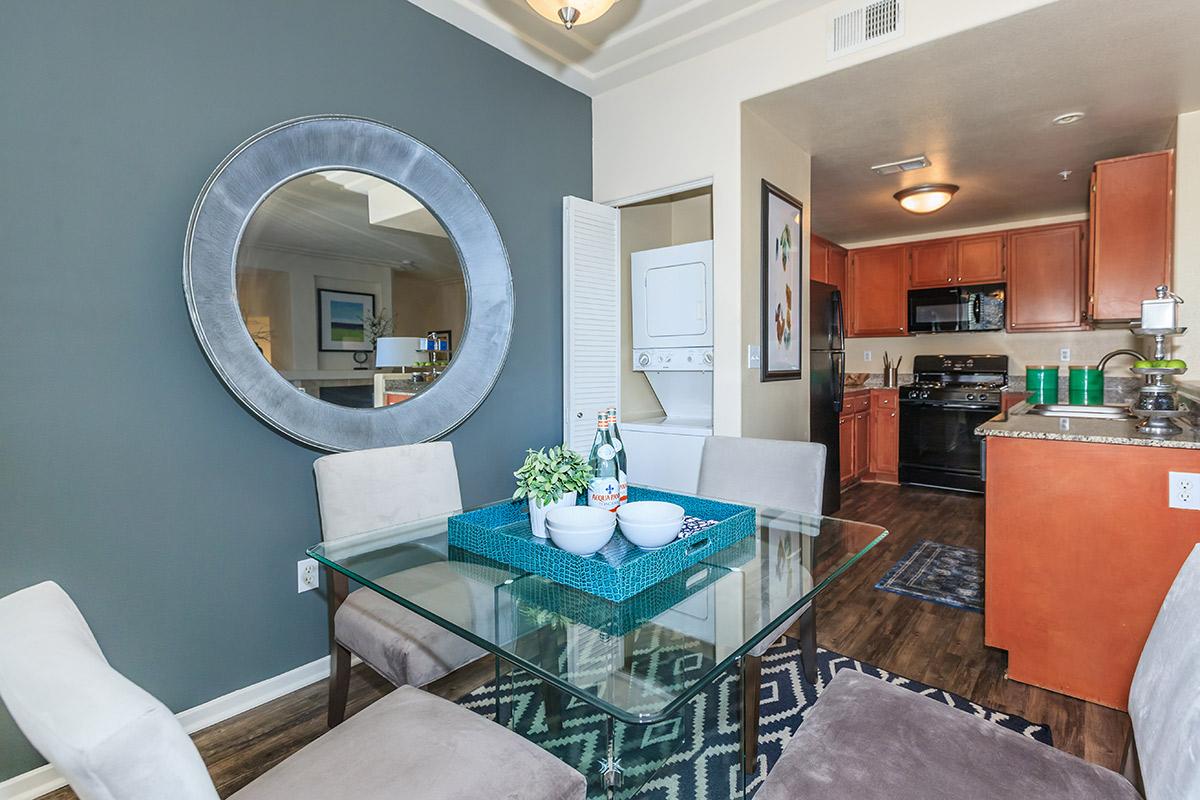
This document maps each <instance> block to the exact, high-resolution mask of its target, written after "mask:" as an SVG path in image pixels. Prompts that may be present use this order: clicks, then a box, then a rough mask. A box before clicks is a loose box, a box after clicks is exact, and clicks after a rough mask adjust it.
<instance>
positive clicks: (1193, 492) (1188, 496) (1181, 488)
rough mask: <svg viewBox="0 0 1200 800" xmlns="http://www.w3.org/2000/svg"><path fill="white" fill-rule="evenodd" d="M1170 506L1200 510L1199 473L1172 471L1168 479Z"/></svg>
mask: <svg viewBox="0 0 1200 800" xmlns="http://www.w3.org/2000/svg"><path fill="white" fill-rule="evenodd" d="M1170 485H1171V489H1170V499H1169V503H1168V505H1170V507H1171V508H1183V509H1187V510H1189V511H1200V475H1196V474H1195V473H1192V472H1172V473H1171V481H1170Z"/></svg>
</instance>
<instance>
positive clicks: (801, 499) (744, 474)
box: [698, 436, 825, 772]
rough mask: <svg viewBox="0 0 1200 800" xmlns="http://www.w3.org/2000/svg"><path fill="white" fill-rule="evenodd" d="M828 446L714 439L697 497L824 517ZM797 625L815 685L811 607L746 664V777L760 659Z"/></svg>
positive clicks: (752, 750)
mask: <svg viewBox="0 0 1200 800" xmlns="http://www.w3.org/2000/svg"><path fill="white" fill-rule="evenodd" d="M824 485H825V445H823V444H817V443H815V442H790V441H782V440H777V439H749V438H742V437H732V436H710V437H709V438H707V439H705V441H704V453H703V455H702V456H701V459H700V483H699V486H698V493H699V494H700V495H702V496H704V497H716V498H721V499H724V500H732V501H734V502H738V503H746V504H747V505H755V506H767V507H771V508H776V509H784V510H788V511H800V512H808V513H812V514H820V513H821V497H822V494H823V490H824ZM797 623H798V624H799V631H798V633H799V639H800V660H801V664H802V665H803V667H804V675H805V677H806V678H808V681H809V682H810V683H815V682H816V680H817V629H816V613H815V611H814V610H813V607H812V604H811V603H809V604H808V605H806V606H804V607H803V608H801V609H800V610H799V611H797V612H796V613H794V614H792V615H791V616H790V617H788V619H787V620H785V621H784V622H783V623H782V624H781V625H779V627H778V628H777V629H776V630H774V631H773V632H772V633H771V634H770V635H769V636H767V637H766V638H765V639H763V640H762V641H761V642H760V643H759V644H757V645H755V646H754V648H753V649H752V650H751V651H750V652H749V653H748V654H747V655H746V656H745V657H744V658H743V659H742V690H743V696H742V707H743V713H744V714H745V723H744V724H743V725H742V740H743V741H742V747H743V749H742V752H743V753H744V754H745V763H744V766H745V768H746V771H747V772H750V771H753V770H754V769H755V766H756V764H757V760H758V718H759V700H760V697H759V696H760V694H761V684H762V657H763V655H765V654H766V652H767V650H769V649H770V648H771V646H772V645H774V644H775V642H777V641H779V639H780V638H782V637H783V635H784V634H785V633H786V632H787V631H788V629H790V628H791V627H792V626H793V625H796V624H797Z"/></svg>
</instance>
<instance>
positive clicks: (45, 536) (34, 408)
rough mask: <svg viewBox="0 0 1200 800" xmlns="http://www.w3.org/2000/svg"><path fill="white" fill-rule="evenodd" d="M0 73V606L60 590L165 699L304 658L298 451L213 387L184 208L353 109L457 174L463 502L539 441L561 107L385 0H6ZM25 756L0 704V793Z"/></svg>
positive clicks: (546, 378) (126, 665)
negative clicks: (467, 339)
mask: <svg viewBox="0 0 1200 800" xmlns="http://www.w3.org/2000/svg"><path fill="white" fill-rule="evenodd" d="M0 76H2V77H0V265H2V272H3V278H4V285H3V289H2V290H0V409H2V410H0V470H2V472H3V474H2V476H0V478H2V479H0V533H2V541H0V594H7V593H9V592H12V591H15V590H16V589H19V588H22V587H24V586H27V585H29V584H32V583H35V582H38V581H41V580H55V581H58V582H59V583H60V584H62V585H63V587H64V588H66V590H67V591H68V592H69V593H70V594H71V595H72V597H74V598H75V601H76V602H77V603H78V604H79V606H80V608H81V609H82V611H83V613H84V615H85V616H86V617H87V619H88V621H89V622H90V623H91V625H92V628H93V629H94V630H95V633H96V636H97V638H98V639H99V641H100V644H101V646H102V647H103V648H104V651H105V653H106V654H107V656H108V657H109V660H110V661H111V662H112V663H113V665H114V666H115V667H116V668H117V669H119V670H121V671H122V672H123V673H125V674H126V675H127V676H129V678H131V679H132V680H134V681H135V682H137V683H138V684H139V685H141V686H142V687H144V688H145V689H146V690H148V691H149V692H151V693H152V694H154V695H155V696H157V697H159V698H160V699H161V700H163V701H164V702H165V703H166V704H167V705H168V706H169V707H170V708H172V709H173V710H176V711H179V710H182V709H185V708H190V707H192V706H195V705H197V704H199V703H202V702H205V701H207V700H210V699H212V698H213V697H217V696H220V695H222V694H224V693H226V692H229V691H232V690H234V689H237V688H239V687H242V686H246V685H249V684H252V683H255V682H256V681H260V680H263V679H265V678H268V677H271V676H273V675H277V674H280V673H282V672H285V671H287V670H289V669H292V668H294V667H296V666H299V665H301V664H304V663H306V662H309V661H311V660H313V659H316V658H319V657H320V656H322V655H323V654H324V653H325V651H326V636H325V617H324V598H323V590H322V593H321V594H317V593H309V594H305V595H297V594H296V568H295V562H296V561H297V560H298V559H299V558H302V557H303V554H304V548H305V547H306V546H308V545H309V544H311V543H313V542H315V541H317V540H318V539H319V538H320V533H319V529H318V522H317V512H316V498H315V496H314V490H313V482H312V471H311V465H312V461H313V459H314V458H315V457H316V456H317V455H319V454H318V453H315V452H313V451H310V450H307V449H305V448H303V447H300V446H298V445H296V444H294V443H292V442H290V441H288V440H287V439H284V438H283V437H281V436H280V435H279V434H277V433H275V432H273V431H272V430H270V429H269V428H267V427H266V426H265V425H263V424H261V423H259V422H257V421H256V420H255V418H254V417H253V416H252V415H251V414H250V413H248V412H247V411H246V410H245V409H243V408H242V407H241V406H240V405H239V404H238V403H237V401H236V400H234V399H233V398H232V397H231V396H230V395H229V394H228V393H227V392H226V391H225V389H224V388H223V387H222V385H221V383H220V381H219V380H218V379H217V378H216V376H215V375H214V374H213V372H212V371H211V370H210V369H209V366H208V364H207V362H206V361H205V359H204V356H203V355H202V354H201V351H200V348H199V347H198V346H197V344H196V341H195V339H194V337H193V334H192V329H191V325H190V323H189V321H188V315H187V310H186V307H185V304H184V299H183V291H182V288H181V278H180V272H181V261H182V251H183V238H184V233H185V229H186V227H187V220H188V214H189V213H190V211H191V208H192V204H193V202H194V201H195V199H196V195H197V193H198V192H199V190H200V187H201V185H202V184H203V182H204V180H205V179H206V178H207V177H208V175H209V173H210V172H211V171H212V169H213V168H214V167H215V166H216V165H217V163H218V162H219V161H220V160H221V158H223V157H224V156H225V154H226V153H227V152H229V150H231V149H232V148H233V147H234V146H236V145H237V144H239V143H240V142H241V141H243V140H244V139H245V138H246V137H248V136H250V135H251V134H253V133H255V132H257V131H259V130H261V129H263V128H266V127H268V126H269V125H272V124H274V123H276V122H279V121H281V120H285V119H290V118H294V117H299V116H304V115H309V114H318V113H343V114H356V115H361V116H366V117H372V118H375V119H379V120H382V121H384V122H387V123H389V124H391V125H394V126H396V127H398V128H400V129H402V130H405V131H407V132H409V133H411V134H413V135H414V136H416V137H418V138H420V139H422V140H423V141H425V142H427V143H428V144H430V145H431V146H432V147H434V148H435V149H437V150H438V151H440V152H441V153H442V154H443V155H445V156H446V157H447V158H448V159H449V160H450V161H451V162H452V163H453V164H454V165H455V166H457V167H458V169H459V170H460V171H461V172H462V173H463V174H464V175H466V177H467V179H468V180H470V181H471V183H472V184H473V185H474V186H475V188H476V189H477V190H478V192H479V193H480V195H481V196H482V197H483V200H484V202H485V203H486V204H487V206H488V208H489V209H490V210H491V212H492V215H493V216H494V217H495V219H496V223H497V225H498V226H499V228H500V233H501V235H502V236H503V238H504V242H505V244H506V245H507V247H508V250H509V254H510V257H511V261H512V269H513V278H514V282H515V295H516V326H515V330H514V334H513V343H512V349H511V351H510V353H509V358H508V363H507V365H506V366H505V368H504V372H503V374H502V375H501V377H500V380H499V382H498V383H497V385H496V387H495V389H494V390H493V391H492V393H491V395H490V397H489V398H488V399H487V400H486V401H485V403H484V405H483V406H482V408H480V409H479V411H478V412H476V413H475V415H474V416H473V417H471V418H470V419H469V420H468V421H467V422H466V423H465V424H464V425H462V427H460V428H459V429H458V430H456V431H455V432H454V433H453V434H452V435H451V436H450V437H449V438H450V439H451V440H452V441H453V442H454V444H455V448H456V452H457V455H458V465H459V472H460V475H461V481H462V488H463V496H464V501H465V502H466V503H468V504H473V503H479V502H483V501H486V500H490V499H495V498H499V497H502V496H503V495H505V494H506V493H508V492H509V491H510V487H511V475H510V472H511V471H512V469H514V468H515V466H516V465H517V464H518V463H519V461H520V457H521V454H522V452H523V450H524V448H526V447H528V446H534V447H537V446H541V445H546V444H551V443H554V442H557V441H558V440H559V439H560V438H561V406H562V385H561V362H562V358H561V330H562V309H561V297H562V278H561V238H560V237H561V216H562V211H561V200H560V198H561V197H562V196H563V195H566V194H575V195H579V196H583V197H590V195H591V103H590V101H589V99H588V98H587V97H585V96H583V95H581V94H579V93H577V92H575V91H572V90H570V89H568V88H566V87H564V86H563V85H561V84H559V83H557V82H555V81H554V80H552V79H550V78H548V77H546V76H544V75H542V74H541V73H538V72H536V71H534V70H532V69H530V68H529V67H526V66H524V65H522V64H521V63H519V62H517V61H516V60H514V59H512V58H509V57H508V56H506V55H504V54H502V53H500V52H499V51H497V50H494V49H492V48H491V47H489V46H487V45H485V44H483V43H481V42H479V41H478V40H475V39H473V38H471V37H470V36H468V35H466V34H464V33H462V32H461V31H459V30H457V29H456V28H453V27H452V26H450V25H447V24H445V23H443V22H441V21H440V20H437V19H435V18H434V17H431V16H429V15H427V14H426V13H425V12H423V11H420V10H419V9H417V8H416V7H415V6H412V5H410V4H409V3H408V2H406V0H345V2H330V0H253V1H252V2H247V0H203V2H191V1H188V0H163V1H161V2H133V0H114V1H110V2H103V3H97V2H93V1H92V0H70V1H68V0H46V1H45V2H12V3H5V4H4V10H3V12H0ZM11 646H13V643H12V642H2V643H0V647H11ZM40 763H41V759H40V758H39V757H38V755H37V754H36V753H35V752H34V751H33V750H32V748H30V747H29V746H28V744H26V743H25V741H24V739H23V738H22V736H21V734H20V732H19V731H18V730H17V728H16V726H15V725H14V723H13V722H12V720H11V719H10V718H9V717H8V716H7V712H0V780H3V779H5V778H8V777H11V776H13V775H16V774H19V773H21V772H24V771H26V770H28V769H31V768H33V767H35V766H37V765H38V764H40Z"/></svg>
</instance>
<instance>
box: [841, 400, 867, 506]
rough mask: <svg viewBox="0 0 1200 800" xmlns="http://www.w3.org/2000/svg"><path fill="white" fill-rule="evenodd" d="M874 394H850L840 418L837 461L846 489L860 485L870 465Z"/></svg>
mask: <svg viewBox="0 0 1200 800" xmlns="http://www.w3.org/2000/svg"><path fill="white" fill-rule="evenodd" d="M870 431H871V393H870V392H869V391H868V390H865V389H863V390H859V391H856V392H847V393H846V398H845V402H843V403H842V413H841V415H840V416H839V417H838V433H839V435H840V438H839V442H838V458H839V460H840V461H841V473H840V475H841V481H842V487H843V488H845V487H846V486H849V485H851V484H853V483H857V482H858V481H860V480H861V479H862V478H863V477H864V476H865V475H866V474H867V471H868V469H869V468H870V463H871V433H870Z"/></svg>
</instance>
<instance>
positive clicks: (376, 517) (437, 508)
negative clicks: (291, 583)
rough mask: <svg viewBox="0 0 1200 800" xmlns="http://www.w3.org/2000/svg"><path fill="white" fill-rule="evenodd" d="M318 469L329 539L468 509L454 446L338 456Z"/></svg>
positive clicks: (416, 446) (325, 458) (433, 444)
mask: <svg viewBox="0 0 1200 800" xmlns="http://www.w3.org/2000/svg"><path fill="white" fill-rule="evenodd" d="M313 471H314V472H315V473H316V476H317V503H318V504H319V505H320V508H321V535H322V537H324V539H325V540H326V541H329V540H331V539H337V538H340V537H342V536H349V535H351V534H355V533H366V532H367V531H374V530H379V529H380V528H385V527H388V526H389V525H398V524H401V523H404V522H412V521H413V520H418V519H424V518H426V517H436V516H440V515H442V514H455V513H457V512H459V511H462V495H461V494H460V493H459V489H458V468H457V467H456V466H455V464H454V446H453V445H452V444H450V442H429V443H426V444H409V445H400V446H399V447H380V448H377V449H374V450H356V451H354V452H351V453H337V454H335V455H331V456H323V457H321V458H318V459H317V460H316V463H314V464H313Z"/></svg>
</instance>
